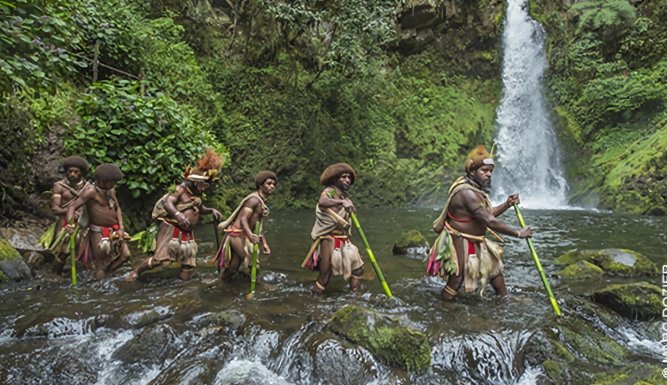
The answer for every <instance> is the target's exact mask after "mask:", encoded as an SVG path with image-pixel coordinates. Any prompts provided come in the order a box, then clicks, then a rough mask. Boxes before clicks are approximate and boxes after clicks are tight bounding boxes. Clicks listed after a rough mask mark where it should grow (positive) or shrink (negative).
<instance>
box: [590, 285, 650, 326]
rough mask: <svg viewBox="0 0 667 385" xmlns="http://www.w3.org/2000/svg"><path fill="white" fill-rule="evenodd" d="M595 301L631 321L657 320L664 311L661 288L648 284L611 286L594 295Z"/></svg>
mask: <svg viewBox="0 0 667 385" xmlns="http://www.w3.org/2000/svg"><path fill="white" fill-rule="evenodd" d="M593 299H594V300H595V302H598V303H600V304H602V305H604V306H606V307H608V308H610V309H612V310H614V311H615V312H617V313H619V314H621V315H623V316H625V317H628V318H631V319H640V320H652V319H656V318H659V317H660V313H661V311H662V302H661V300H662V297H661V290H660V287H658V286H655V285H651V284H650V283H647V282H635V283H630V284H619V285H609V286H607V287H605V288H604V289H602V290H598V291H596V292H595V293H593Z"/></svg>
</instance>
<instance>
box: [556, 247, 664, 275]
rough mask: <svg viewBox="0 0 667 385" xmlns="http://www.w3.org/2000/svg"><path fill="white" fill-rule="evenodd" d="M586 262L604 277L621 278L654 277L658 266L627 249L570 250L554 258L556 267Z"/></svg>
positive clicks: (657, 272)
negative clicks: (599, 270) (604, 275)
mask: <svg viewBox="0 0 667 385" xmlns="http://www.w3.org/2000/svg"><path fill="white" fill-rule="evenodd" d="M579 261H587V262H590V263H592V264H594V265H596V266H598V267H600V268H601V269H602V270H603V271H604V273H605V274H606V275H615V276H621V277H639V276H656V275H658V274H659V270H658V266H657V265H656V264H655V263H654V262H653V261H651V260H650V259H648V258H646V257H645V256H643V255H641V254H639V253H638V252H636V251H632V250H627V249H601V250H572V251H569V252H567V253H566V254H564V255H561V256H560V257H558V258H556V259H555V260H554V263H555V264H557V265H571V264H575V263H577V262H579Z"/></svg>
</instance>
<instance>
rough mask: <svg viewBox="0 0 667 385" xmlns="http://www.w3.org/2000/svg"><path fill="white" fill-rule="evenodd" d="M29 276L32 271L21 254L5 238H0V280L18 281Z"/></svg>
mask: <svg viewBox="0 0 667 385" xmlns="http://www.w3.org/2000/svg"><path fill="white" fill-rule="evenodd" d="M30 278H32V272H31V271H30V268H29V267H28V265H26V264H25V262H24V261H23V257H21V254H19V252H18V251H16V249H15V248H14V247H12V245H11V244H10V243H9V242H7V240H6V239H4V238H0V282H7V281H10V280H12V281H16V282H19V281H23V280H27V279H30Z"/></svg>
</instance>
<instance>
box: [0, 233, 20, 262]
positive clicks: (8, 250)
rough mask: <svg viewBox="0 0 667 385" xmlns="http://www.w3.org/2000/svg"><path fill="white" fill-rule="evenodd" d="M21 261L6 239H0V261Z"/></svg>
mask: <svg viewBox="0 0 667 385" xmlns="http://www.w3.org/2000/svg"><path fill="white" fill-rule="evenodd" d="M17 259H21V254H19V252H18V251H16V249H15V248H14V246H12V245H11V243H9V242H8V241H7V240H6V239H3V238H0V261H13V260H17Z"/></svg>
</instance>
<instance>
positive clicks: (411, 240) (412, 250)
mask: <svg viewBox="0 0 667 385" xmlns="http://www.w3.org/2000/svg"><path fill="white" fill-rule="evenodd" d="M391 252H392V253H393V254H403V255H405V254H408V255H419V256H422V257H423V256H425V255H426V254H427V253H428V241H427V240H426V238H424V236H423V235H422V233H420V232H419V231H418V230H408V231H406V232H404V233H403V234H401V236H400V237H399V238H398V240H397V241H396V243H394V247H393V248H392V249H391Z"/></svg>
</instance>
